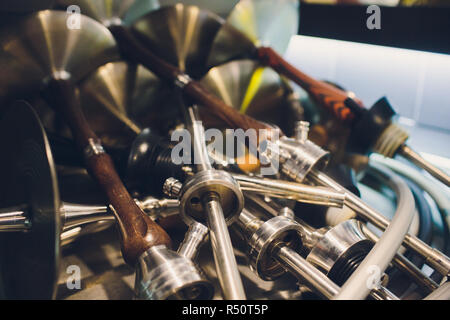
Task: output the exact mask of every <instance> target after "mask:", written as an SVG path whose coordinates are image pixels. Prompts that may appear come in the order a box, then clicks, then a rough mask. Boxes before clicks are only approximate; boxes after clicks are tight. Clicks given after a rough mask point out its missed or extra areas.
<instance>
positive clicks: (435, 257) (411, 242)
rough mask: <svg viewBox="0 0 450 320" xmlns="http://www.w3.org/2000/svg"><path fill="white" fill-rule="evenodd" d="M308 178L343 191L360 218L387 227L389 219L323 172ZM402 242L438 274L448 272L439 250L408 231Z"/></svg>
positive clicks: (447, 261) (449, 263) (448, 260)
mask: <svg viewBox="0 0 450 320" xmlns="http://www.w3.org/2000/svg"><path fill="white" fill-rule="evenodd" d="M308 178H309V179H310V180H311V181H313V182H314V183H316V184H318V185H322V186H327V187H331V188H333V189H335V190H337V191H343V192H345V204H346V205H347V206H348V207H349V208H351V209H352V210H354V211H355V212H356V213H357V214H358V215H360V216H361V218H363V219H364V220H367V221H369V222H370V223H372V224H373V225H375V226H377V227H378V228H380V229H382V230H385V229H386V228H387V227H388V225H389V220H388V219H387V218H386V217H385V216H384V215H383V214H382V213H380V212H378V211H377V210H375V209H374V208H372V207H370V206H369V205H367V204H366V203H364V201H362V200H361V199H360V198H359V197H357V196H356V195H355V194H353V193H352V192H350V191H348V190H346V189H345V188H344V187H342V186H341V185H340V184H339V183H337V182H336V181H334V180H333V179H331V178H330V177H328V176H327V175H325V174H324V173H322V172H319V171H316V170H312V171H311V173H310V175H309V176H308ZM403 244H404V245H405V247H408V248H410V249H411V250H413V251H415V252H416V253H417V254H419V255H420V256H422V257H424V258H425V259H426V261H427V264H429V265H430V266H432V267H433V268H435V270H436V271H438V272H439V273H440V274H442V275H445V276H447V275H449V274H450V258H449V257H447V256H446V255H445V254H443V253H442V252H440V251H439V250H437V249H435V248H432V247H430V246H429V245H427V244H426V243H425V242H423V241H422V240H420V239H419V238H417V237H416V236H414V235H411V234H409V233H408V234H406V236H405V238H404V240H403Z"/></svg>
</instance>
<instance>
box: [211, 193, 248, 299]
mask: <svg viewBox="0 0 450 320" xmlns="http://www.w3.org/2000/svg"><path fill="white" fill-rule="evenodd" d="M202 205H203V208H204V211H205V213H206V215H207V221H208V227H209V229H210V234H209V237H210V240H211V248H212V251H213V254H214V261H215V264H216V270H217V276H218V278H219V282H220V286H221V288H222V293H223V297H224V299H226V300H245V299H246V295H245V291H244V286H243V284H242V280H241V276H240V274H239V269H238V266H237V262H236V258H235V255H234V250H233V244H232V243H231V238H230V234H229V232H228V228H227V225H226V222H225V219H224V213H223V211H222V206H221V205H220V198H219V197H218V195H217V194H216V193H213V192H210V193H208V194H207V195H206V196H204V197H203V199H202Z"/></svg>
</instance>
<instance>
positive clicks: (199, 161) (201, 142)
mask: <svg viewBox="0 0 450 320" xmlns="http://www.w3.org/2000/svg"><path fill="white" fill-rule="evenodd" d="M198 119H200V117H199V115H198V109H197V107H195V106H194V107H190V108H188V109H187V112H186V125H187V127H188V130H189V132H190V133H191V137H192V138H191V139H192V147H193V152H194V154H193V161H194V165H195V166H196V168H197V172H200V171H206V170H211V169H212V166H211V162H210V161H209V155H208V150H207V149H206V145H205V129H204V127H203V125H202V123H201V121H199V120H198Z"/></svg>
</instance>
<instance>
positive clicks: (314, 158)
mask: <svg viewBox="0 0 450 320" xmlns="http://www.w3.org/2000/svg"><path fill="white" fill-rule="evenodd" d="M271 143H272V144H275V143H276V144H277V145H278V148H275V149H279V150H280V153H279V158H280V159H277V161H279V162H281V172H282V173H283V174H284V175H285V176H287V177H289V178H290V179H292V180H294V181H297V182H299V183H303V182H304V180H305V178H306V177H307V175H308V174H309V173H310V172H311V171H312V170H323V169H324V168H325V167H326V166H327V164H328V161H329V159H330V153H329V152H328V151H325V150H324V149H322V148H321V147H319V146H318V145H316V144H315V143H313V142H311V141H310V140H304V141H301V140H296V139H292V138H287V137H282V138H281V139H279V140H277V141H276V142H268V144H269V146H270V144H271ZM273 149H274V147H272V146H270V150H273ZM283 152H287V155H288V157H285V156H284V153H283Z"/></svg>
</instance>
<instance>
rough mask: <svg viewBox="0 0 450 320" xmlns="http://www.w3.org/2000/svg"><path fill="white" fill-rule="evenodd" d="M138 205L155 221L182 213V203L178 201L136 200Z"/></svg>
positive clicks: (147, 198) (151, 198) (148, 198)
mask: <svg viewBox="0 0 450 320" xmlns="http://www.w3.org/2000/svg"><path fill="white" fill-rule="evenodd" d="M136 203H137V205H138V206H139V208H141V209H142V210H143V211H144V212H145V213H146V214H147V215H149V216H150V217H151V218H152V219H153V220H156V219H164V218H167V217H171V216H174V215H177V214H178V213H179V212H180V201H179V200H178V199H156V198H154V197H146V198H145V199H142V200H136Z"/></svg>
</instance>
